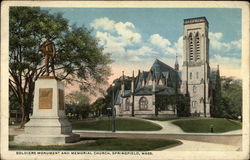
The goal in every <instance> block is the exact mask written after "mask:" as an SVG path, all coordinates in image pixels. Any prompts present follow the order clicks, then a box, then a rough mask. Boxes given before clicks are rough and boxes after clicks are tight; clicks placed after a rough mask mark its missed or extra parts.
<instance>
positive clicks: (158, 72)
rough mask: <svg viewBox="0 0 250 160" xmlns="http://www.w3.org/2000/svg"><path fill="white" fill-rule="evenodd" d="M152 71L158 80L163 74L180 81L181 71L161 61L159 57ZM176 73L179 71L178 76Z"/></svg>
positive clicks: (165, 76)
mask: <svg viewBox="0 0 250 160" xmlns="http://www.w3.org/2000/svg"><path fill="white" fill-rule="evenodd" d="M150 71H151V73H152V76H153V78H155V79H156V81H158V80H159V79H160V77H161V76H164V78H166V79H168V78H169V76H170V77H171V79H172V80H173V81H176V80H177V81H180V77H179V72H178V71H176V70H174V69H173V68H172V67H170V66H169V65H167V64H165V63H163V62H161V61H160V60H158V59H156V60H155V62H154V64H153V66H152V67H151V69H150ZM176 73H177V76H176Z"/></svg>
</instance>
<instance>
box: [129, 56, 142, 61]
mask: <svg viewBox="0 0 250 160" xmlns="http://www.w3.org/2000/svg"><path fill="white" fill-rule="evenodd" d="M129 60H130V61H134V62H137V61H141V58H139V57H138V56H132V57H130V58H129Z"/></svg>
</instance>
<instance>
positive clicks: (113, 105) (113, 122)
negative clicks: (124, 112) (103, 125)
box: [112, 83, 115, 132]
mask: <svg viewBox="0 0 250 160" xmlns="http://www.w3.org/2000/svg"><path fill="white" fill-rule="evenodd" d="M112 132H115V83H112Z"/></svg>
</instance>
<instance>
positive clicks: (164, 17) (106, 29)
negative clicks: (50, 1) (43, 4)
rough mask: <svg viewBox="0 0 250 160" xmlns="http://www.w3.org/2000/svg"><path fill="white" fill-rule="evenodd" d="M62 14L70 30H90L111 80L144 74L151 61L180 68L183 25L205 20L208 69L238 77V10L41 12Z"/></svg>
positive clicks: (132, 9)
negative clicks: (109, 58) (109, 57)
mask: <svg viewBox="0 0 250 160" xmlns="http://www.w3.org/2000/svg"><path fill="white" fill-rule="evenodd" d="M43 9H46V10H49V12H50V13H55V12H61V13H63V16H64V17H65V18H66V19H68V20H69V23H70V24H76V25H77V26H83V25H84V26H85V27H87V28H89V29H91V28H92V29H93V36H95V37H97V38H98V39H100V45H102V46H103V47H104V52H105V53H111V54H112V59H114V63H113V64H112V65H111V67H112V72H113V74H114V75H113V76H111V78H110V81H111V80H112V79H113V78H116V77H118V76H120V75H121V72H122V70H124V71H125V74H127V75H131V73H132V70H136V71H137V70H138V69H140V70H148V69H149V68H150V66H151V65H152V63H153V61H154V59H155V58H158V59H160V60H162V61H163V62H165V63H167V64H169V65H170V66H173V64H174V62H175V54H177V55H178V61H179V63H180V64H181V63H182V34H183V19H186V18H193V17H201V16H205V17H206V18H207V20H208V22H209V38H210V66H211V67H215V66H216V65H217V64H220V69H221V74H222V75H226V76H236V77H237V78H240V77H239V70H240V59H241V9H234V8H43Z"/></svg>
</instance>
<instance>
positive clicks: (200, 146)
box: [164, 140, 240, 151]
mask: <svg viewBox="0 0 250 160" xmlns="http://www.w3.org/2000/svg"><path fill="white" fill-rule="evenodd" d="M180 141H181V142H182V143H183V144H182V145H178V146H176V147H172V148H168V149H164V151H237V150H240V147H239V146H233V145H224V144H215V143H206V142H197V141H187V140H180Z"/></svg>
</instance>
